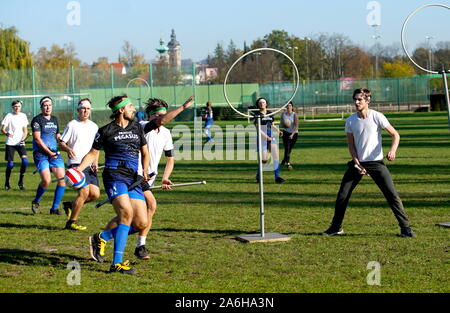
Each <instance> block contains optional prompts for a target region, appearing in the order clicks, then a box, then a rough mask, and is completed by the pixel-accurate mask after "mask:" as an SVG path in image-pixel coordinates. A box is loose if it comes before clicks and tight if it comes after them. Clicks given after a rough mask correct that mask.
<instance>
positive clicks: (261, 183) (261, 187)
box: [256, 114, 265, 237]
mask: <svg viewBox="0 0 450 313" xmlns="http://www.w3.org/2000/svg"><path fill="white" fill-rule="evenodd" d="M261 118H262V115H261V114H258V115H257V116H256V120H257V126H258V127H257V130H256V131H257V132H258V133H257V134H256V138H258V177H259V212H260V213H259V216H260V217H259V221H260V226H261V237H264V235H265V234H264V176H263V170H262V140H261Z"/></svg>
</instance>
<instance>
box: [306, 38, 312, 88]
mask: <svg viewBox="0 0 450 313" xmlns="http://www.w3.org/2000/svg"><path fill="white" fill-rule="evenodd" d="M308 40H311V38H309V37H305V48H306V58H305V59H306V80H309V53H308Z"/></svg>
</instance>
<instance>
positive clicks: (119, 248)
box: [113, 224, 130, 264]
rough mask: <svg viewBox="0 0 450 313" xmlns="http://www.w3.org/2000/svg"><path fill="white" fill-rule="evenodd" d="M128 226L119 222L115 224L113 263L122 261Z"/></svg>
mask: <svg viewBox="0 0 450 313" xmlns="http://www.w3.org/2000/svg"><path fill="white" fill-rule="evenodd" d="M129 230H130V226H128V225H125V224H119V226H117V232H116V236H115V237H114V257H113V264H117V263H121V262H122V261H123V252H124V250H125V246H126V245H127V239H128V231H129Z"/></svg>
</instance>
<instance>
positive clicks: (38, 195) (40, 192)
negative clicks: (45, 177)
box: [33, 185, 47, 202]
mask: <svg viewBox="0 0 450 313" xmlns="http://www.w3.org/2000/svg"><path fill="white" fill-rule="evenodd" d="M46 191H47V188H42V187H41V185H39V186H38V188H37V190H36V197H34V200H33V202H40V201H41V198H42V196H43V195H44V193H45V192H46Z"/></svg>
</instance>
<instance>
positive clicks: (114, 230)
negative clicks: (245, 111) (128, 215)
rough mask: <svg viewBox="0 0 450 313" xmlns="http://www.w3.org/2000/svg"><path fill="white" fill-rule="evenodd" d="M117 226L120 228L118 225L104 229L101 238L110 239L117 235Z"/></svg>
mask: <svg viewBox="0 0 450 313" xmlns="http://www.w3.org/2000/svg"><path fill="white" fill-rule="evenodd" d="M117 228H118V226H116V227H114V228H112V229H108V230H104V231H102V232H101V233H100V238H102V239H103V240H105V241H110V240H111V239H113V238H114V237H115V236H116V233H117Z"/></svg>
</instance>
